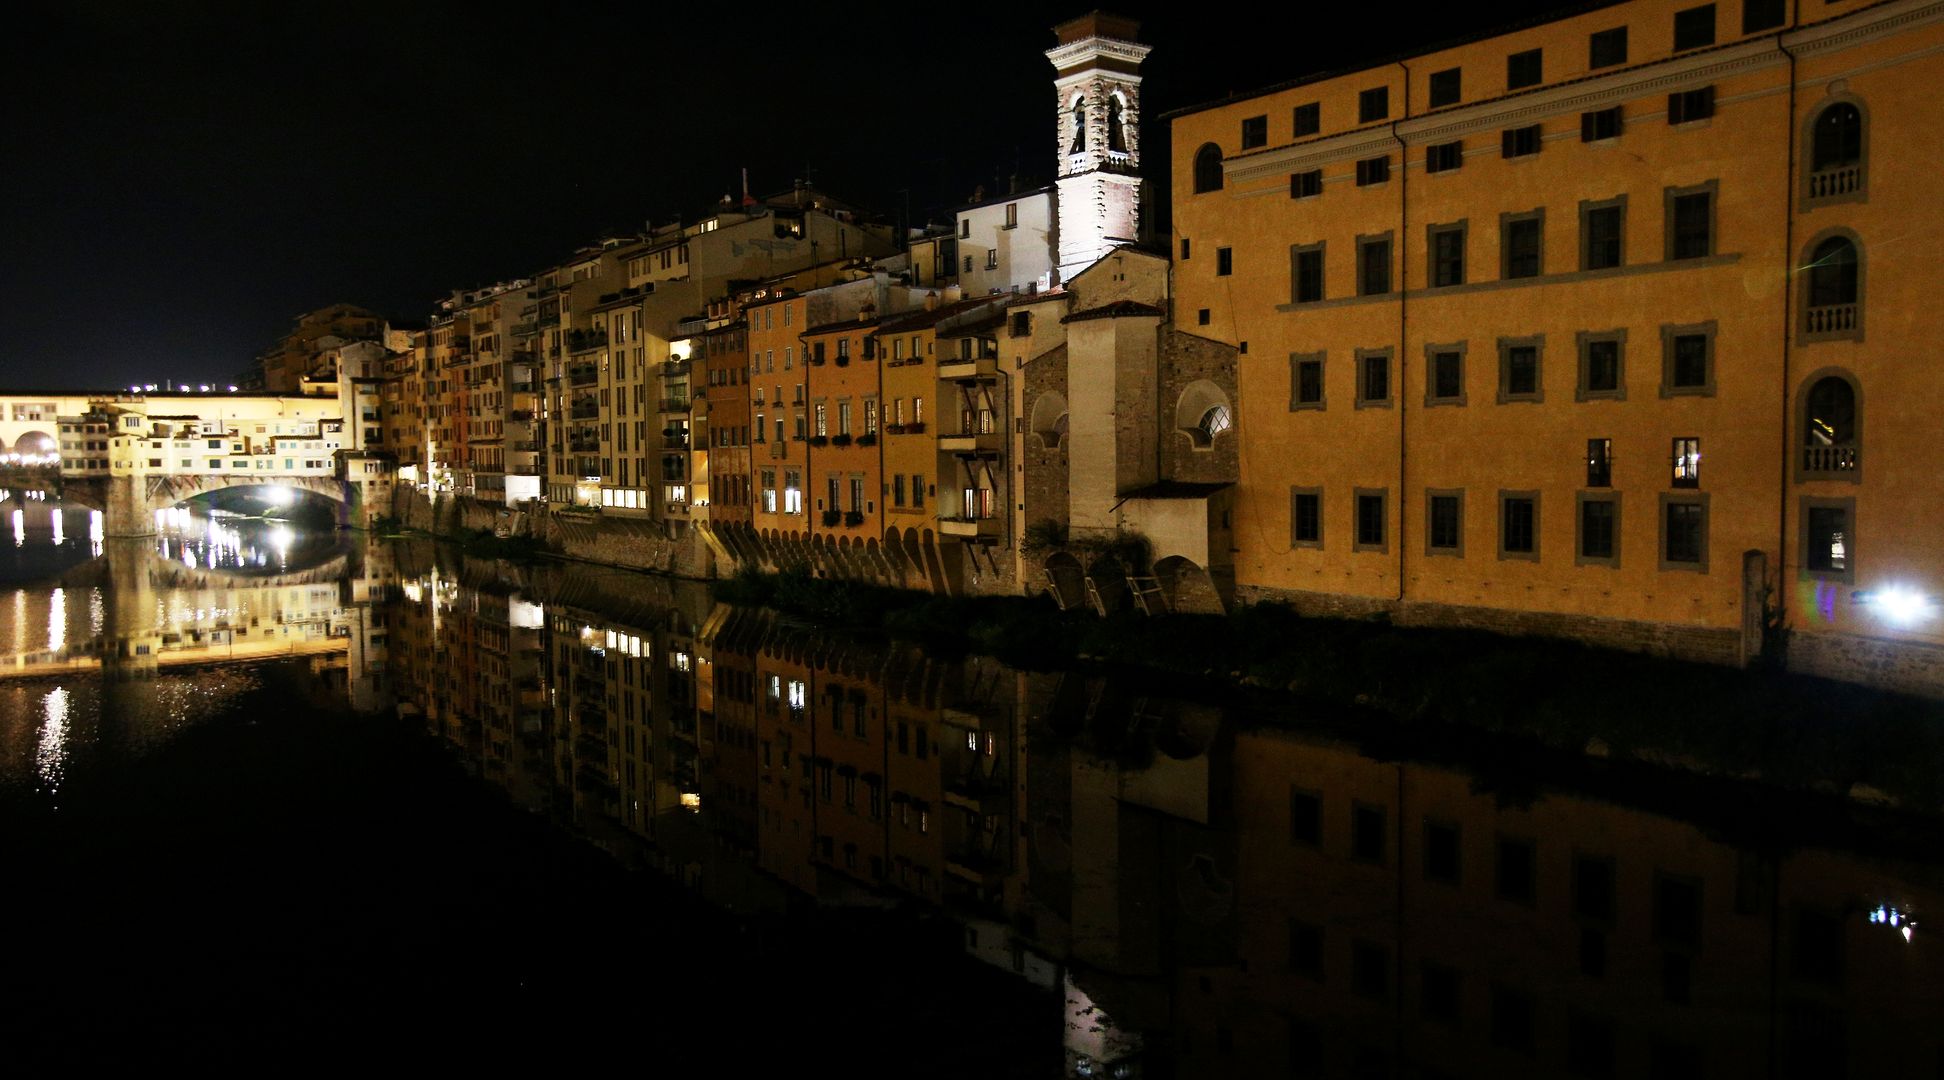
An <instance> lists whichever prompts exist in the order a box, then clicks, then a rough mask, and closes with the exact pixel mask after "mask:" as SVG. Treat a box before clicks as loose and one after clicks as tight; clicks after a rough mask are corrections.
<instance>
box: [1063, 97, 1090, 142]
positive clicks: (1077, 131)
mask: <svg viewBox="0 0 1944 1080" xmlns="http://www.w3.org/2000/svg"><path fill="white" fill-rule="evenodd" d="M1086 150H1087V99H1086V98H1083V97H1080V98H1074V99H1073V145H1071V146H1069V147H1067V153H1069V154H1082V153H1085V152H1086Z"/></svg>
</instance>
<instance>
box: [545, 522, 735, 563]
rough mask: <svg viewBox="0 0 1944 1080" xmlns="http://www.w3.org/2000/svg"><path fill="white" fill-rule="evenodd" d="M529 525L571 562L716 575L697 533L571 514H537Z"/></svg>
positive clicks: (710, 552) (708, 551)
mask: <svg viewBox="0 0 1944 1080" xmlns="http://www.w3.org/2000/svg"><path fill="white" fill-rule="evenodd" d="M532 524H533V535H534V536H535V537H537V538H538V539H539V540H540V541H541V542H542V543H544V544H546V546H547V547H548V548H550V549H552V550H554V551H557V552H559V553H560V554H562V555H565V556H567V557H568V558H571V559H582V560H585V561H587V562H592V563H601V564H604V565H607V566H624V567H627V568H628V569H630V570H651V571H654V572H656V573H661V574H673V575H676V576H678V577H691V578H706V577H711V576H713V575H714V574H715V570H716V567H715V552H714V550H713V549H712V548H711V547H710V546H709V544H708V543H707V542H705V541H704V540H703V538H702V534H701V531H700V530H698V529H693V528H684V529H680V530H671V529H669V528H668V527H667V526H665V525H663V524H662V523H660V522H656V521H651V520H648V519H646V518H641V519H635V518H623V517H604V516H602V515H600V514H589V513H576V512H554V513H541V514H537V515H535V517H534V519H533V523H532Z"/></svg>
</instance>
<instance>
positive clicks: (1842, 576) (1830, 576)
mask: <svg viewBox="0 0 1944 1080" xmlns="http://www.w3.org/2000/svg"><path fill="white" fill-rule="evenodd" d="M1827 509H1838V510H1841V511H1843V523H1844V525H1845V526H1846V528H1845V529H1844V530H1843V569H1842V570H1811V569H1809V511H1810V510H1827ZM1796 580H1797V581H1830V582H1835V583H1838V584H1842V585H1854V584H1856V499H1855V497H1854V496H1845V497H1842V498H1831V497H1827V496H1819V495H1801V496H1798V497H1797V500H1796Z"/></svg>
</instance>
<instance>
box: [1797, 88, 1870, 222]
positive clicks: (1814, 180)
mask: <svg viewBox="0 0 1944 1080" xmlns="http://www.w3.org/2000/svg"><path fill="white" fill-rule="evenodd" d="M1808 142H1809V192H1808V197H1809V198H1810V199H1813V200H1820V199H1856V198H1861V197H1862V195H1863V180H1864V176H1863V110H1862V109H1860V108H1859V107H1857V106H1856V105H1855V104H1853V103H1851V102H1848V101H1838V102H1836V103H1835V104H1832V105H1829V106H1826V107H1825V108H1824V109H1823V110H1822V111H1821V112H1819V113H1817V114H1816V116H1815V119H1813V120H1811V121H1810V126H1809V139H1808Z"/></svg>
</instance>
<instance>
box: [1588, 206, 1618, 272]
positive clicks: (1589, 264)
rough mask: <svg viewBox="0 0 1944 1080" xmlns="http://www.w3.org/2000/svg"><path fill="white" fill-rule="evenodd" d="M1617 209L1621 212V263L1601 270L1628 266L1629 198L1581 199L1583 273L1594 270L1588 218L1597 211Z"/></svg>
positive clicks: (1591, 234)
mask: <svg viewBox="0 0 1944 1080" xmlns="http://www.w3.org/2000/svg"><path fill="white" fill-rule="evenodd" d="M1615 207H1617V208H1618V209H1619V211H1620V261H1619V262H1618V263H1615V264H1614V266H1611V267H1601V269H1603V270H1611V269H1614V268H1615V267H1620V266H1625V265H1627V197H1626V196H1625V195H1615V196H1614V197H1613V198H1611V199H1581V200H1580V204H1579V230H1580V233H1579V234H1580V240H1579V268H1580V269H1581V270H1582V271H1586V270H1590V269H1592V266H1591V264H1592V261H1593V260H1592V254H1593V248H1592V243H1591V241H1592V238H1593V233H1592V230H1591V229H1589V228H1588V227H1587V220H1586V219H1587V217H1588V216H1589V215H1590V214H1591V213H1592V212H1593V211H1595V210H1606V209H1611V208H1615Z"/></svg>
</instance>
